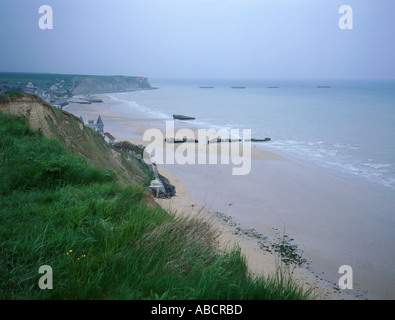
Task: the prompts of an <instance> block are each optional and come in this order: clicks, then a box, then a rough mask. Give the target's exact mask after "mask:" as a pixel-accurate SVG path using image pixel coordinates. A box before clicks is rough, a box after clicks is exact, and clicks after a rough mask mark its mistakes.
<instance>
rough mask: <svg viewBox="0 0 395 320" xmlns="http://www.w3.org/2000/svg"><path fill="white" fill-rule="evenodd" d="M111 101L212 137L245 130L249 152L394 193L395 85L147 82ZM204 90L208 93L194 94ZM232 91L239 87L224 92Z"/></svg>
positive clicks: (123, 109)
mask: <svg viewBox="0 0 395 320" xmlns="http://www.w3.org/2000/svg"><path fill="white" fill-rule="evenodd" d="M151 85H152V86H154V87H158V88H159V89H158V90H150V91H141V92H129V93H117V94H111V95H110V96H111V97H112V98H115V99H117V100H120V101H122V102H124V103H123V104H120V105H118V107H117V108H118V110H116V111H118V112H121V113H127V114H134V115H139V114H141V115H143V114H144V115H145V116H147V115H148V116H150V117H152V118H156V119H163V120H168V119H169V120H170V119H172V115H173V114H184V115H189V116H194V117H196V120H194V121H191V122H190V124H195V125H198V126H204V127H212V128H214V129H216V130H218V129H220V128H227V129H240V130H241V129H251V131H252V137H253V138H265V137H270V138H271V139H272V140H271V142H269V143H264V144H262V143H261V144H259V143H258V144H256V146H257V147H259V146H262V147H265V148H268V149H271V150H282V151H284V152H286V153H288V154H290V155H292V156H294V157H298V158H301V159H306V160H312V161H314V163H316V164H317V165H320V166H324V167H330V168H333V169H335V170H339V171H341V172H345V173H349V174H352V175H357V176H359V177H362V178H363V179H366V180H369V181H371V182H373V183H375V184H378V185H381V186H384V187H386V188H390V189H393V190H395V81H333V80H328V81H322V80H303V81H302V80H300V81H296V80H272V81H269V80H265V81H264V80H262V81H242V80H237V81H219V80H217V81H213V80H209V81H203V80H200V81H164V80H161V81H155V80H151ZM201 87H212V88H201ZM232 87H245V88H243V89H241V88H237V89H236V88H232Z"/></svg>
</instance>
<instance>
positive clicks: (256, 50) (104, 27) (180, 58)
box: [0, 0, 395, 79]
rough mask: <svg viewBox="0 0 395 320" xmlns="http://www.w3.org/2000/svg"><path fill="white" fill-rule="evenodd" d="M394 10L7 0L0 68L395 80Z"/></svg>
mask: <svg viewBox="0 0 395 320" xmlns="http://www.w3.org/2000/svg"><path fill="white" fill-rule="evenodd" d="M42 5H49V6H51V8H52V10H53V29H51V30H48V29H46V30H42V29H40V27H39V23H38V22H39V19H40V17H42V16H43V14H40V13H39V8H40V6H42ZM342 5H349V6H351V8H352V16H353V19H352V21H353V29H348V30H342V29H341V28H339V19H341V17H342V16H343V14H341V13H339V8H340V7H341V6H342ZM394 17H395V1H394V0H67V1H65V0H1V1H0V43H1V46H0V71H1V72H39V73H66V74H92V75H136V76H146V77H148V78H158V79H159V78H164V79H239V78H240V79H395V59H394V57H395V41H394V39H395V19H394Z"/></svg>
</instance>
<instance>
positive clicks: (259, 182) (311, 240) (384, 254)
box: [65, 96, 395, 299]
mask: <svg viewBox="0 0 395 320" xmlns="http://www.w3.org/2000/svg"><path fill="white" fill-rule="evenodd" d="M101 98H103V100H104V103H97V104H96V103H94V104H91V105H78V104H72V105H70V106H67V107H66V108H65V110H67V111H69V112H71V113H73V114H75V115H77V116H80V115H82V116H83V117H84V119H85V120H88V118H89V119H90V120H96V118H97V116H98V115H99V114H100V115H101V117H102V119H103V121H104V125H105V131H108V132H110V133H111V134H112V135H113V136H115V137H116V138H117V140H129V141H132V142H134V143H136V144H147V143H148V142H143V141H142V135H143V134H144V132H145V131H146V130H147V129H150V128H158V129H160V130H162V131H164V130H165V121H164V120H163V119H150V118H144V117H142V116H141V115H139V116H137V117H136V116H131V115H127V114H121V113H117V112H115V111H114V109H116V108H114V106H116V104H117V102H114V101H112V100H111V99H108V98H107V97H106V96H101ZM182 125H183V124H182V123H181V124H179V125H178V126H182ZM178 128H179V127H177V128H176V129H178ZM191 129H193V130H196V128H191ZM164 146H165V147H166V144H164ZM205 149H206V147H202V146H199V149H198V151H199V152H203V153H204V152H206V150H205ZM249 157H250V159H249V160H250V161H251V171H250V173H249V174H247V175H240V176H235V175H232V168H234V167H235V166H236V165H235V164H233V163H232V162H231V163H229V164H204V165H203V164H194V165H192V164H184V165H181V164H177V163H175V164H168V163H167V164H163V165H159V170H160V172H162V174H163V175H165V176H166V177H168V178H169V180H170V181H171V183H173V184H174V185H175V186H176V192H177V196H176V197H174V198H172V199H171V200H158V202H159V203H160V204H161V205H162V206H163V207H166V208H168V209H170V210H171V211H173V212H177V213H178V214H181V213H182V214H188V215H192V214H199V215H200V216H202V217H204V219H208V220H210V222H211V223H212V224H213V226H215V227H216V228H218V229H220V230H221V237H220V241H221V242H222V244H223V245H224V246H233V245H235V244H237V245H239V246H240V248H241V249H242V252H243V254H244V255H245V256H246V257H247V261H248V265H249V268H250V269H251V271H252V272H255V273H265V274H270V273H271V272H273V270H274V269H275V266H276V263H275V260H276V255H274V254H272V253H269V252H267V251H266V250H264V248H262V243H270V241H272V242H273V241H274V242H275V241H278V240H279V239H280V238H281V237H282V236H284V234H286V235H288V236H289V237H290V238H292V239H293V240H292V244H296V245H297V247H298V249H300V250H302V251H303V255H302V256H303V257H304V258H306V259H307V261H308V263H307V264H305V265H304V266H303V267H301V268H296V269H295V270H294V277H295V278H296V279H299V280H300V281H301V283H303V284H305V286H306V287H313V288H316V292H317V293H318V294H319V297H318V298H319V299H393V298H395V273H394V272H393V271H392V265H393V264H394V263H395V250H393V249H392V243H393V241H394V240H395V232H393V230H394V228H395V219H394V218H393V211H394V210H393V209H394V208H395V200H394V199H395V197H394V193H393V192H385V191H383V189H382V188H378V187H376V186H373V185H371V184H369V183H367V182H365V181H362V180H359V179H358V178H355V177H351V176H348V175H343V174H339V173H338V172H335V171H331V170H330V169H326V168H325V169H324V168H320V167H317V166H315V165H314V164H313V163H307V162H305V161H300V160H297V159H291V158H289V156H288V155H285V154H279V153H278V152H272V151H269V150H264V149H261V148H255V149H251V156H249ZM192 205H193V206H192ZM341 265H350V266H351V267H352V270H353V289H352V290H340V289H339V286H338V280H339V278H340V276H341V274H339V273H338V270H339V267H340V266H341Z"/></svg>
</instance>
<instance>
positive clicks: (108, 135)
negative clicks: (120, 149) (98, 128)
mask: <svg viewBox="0 0 395 320" xmlns="http://www.w3.org/2000/svg"><path fill="white" fill-rule="evenodd" d="M104 135H105V136H106V137H107V138H108V139H110V140H115V137H114V136H112V135H111V133H109V132H105V133H104Z"/></svg>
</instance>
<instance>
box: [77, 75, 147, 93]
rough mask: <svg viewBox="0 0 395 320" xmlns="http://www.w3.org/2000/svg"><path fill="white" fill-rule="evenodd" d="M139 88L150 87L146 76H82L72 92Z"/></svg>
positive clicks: (120, 90) (121, 90)
mask: <svg viewBox="0 0 395 320" xmlns="http://www.w3.org/2000/svg"><path fill="white" fill-rule="evenodd" d="M139 89H152V87H151V85H150V84H149V82H148V79H147V78H145V77H127V76H111V77H92V78H84V79H82V80H81V82H79V83H76V85H75V87H74V89H73V91H72V94H73V95H79V94H87V93H108V92H123V91H133V90H139Z"/></svg>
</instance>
